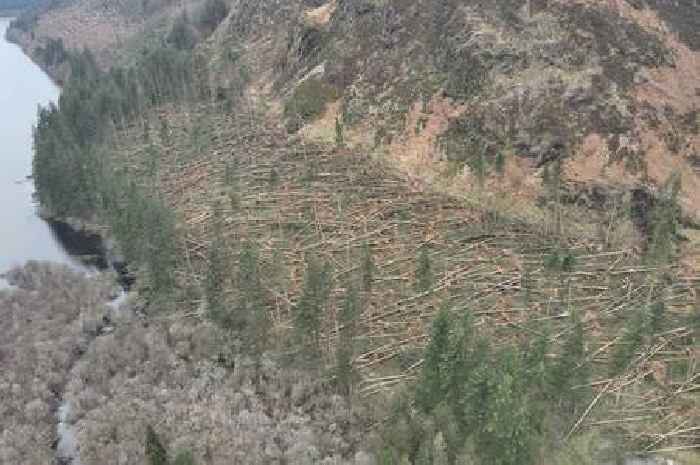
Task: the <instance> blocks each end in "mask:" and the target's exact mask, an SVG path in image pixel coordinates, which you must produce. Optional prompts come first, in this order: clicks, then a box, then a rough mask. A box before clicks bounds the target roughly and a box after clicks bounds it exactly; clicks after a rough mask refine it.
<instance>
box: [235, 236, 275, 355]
mask: <svg viewBox="0 0 700 465" xmlns="http://www.w3.org/2000/svg"><path fill="white" fill-rule="evenodd" d="M238 286H239V302H238V308H237V312H238V314H239V318H240V320H241V321H242V324H241V326H243V327H245V336H246V337H245V339H246V348H247V350H248V351H249V352H250V353H252V354H253V355H255V356H260V355H262V353H263V352H264V351H265V349H266V348H267V345H268V340H269V329H270V321H269V317H268V314H267V309H266V306H265V298H264V294H263V287H262V280H261V277H260V265H259V258H258V251H257V249H256V248H255V246H254V245H253V244H252V243H250V242H246V243H245V244H243V248H242V250H241V253H240V256H239V260H238Z"/></svg>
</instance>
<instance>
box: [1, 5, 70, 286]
mask: <svg viewBox="0 0 700 465" xmlns="http://www.w3.org/2000/svg"><path fill="white" fill-rule="evenodd" d="M9 23H10V20H9V19H6V18H0V273H3V272H5V271H7V269H8V268H10V267H12V266H14V265H20V264H23V263H24V262H26V261H27V260H50V261H54V262H60V263H69V264H73V265H76V266H79V262H77V261H75V260H74V259H73V258H71V256H70V255H69V254H68V253H67V252H66V248H65V246H64V245H62V244H61V240H60V239H59V236H58V234H61V231H60V230H58V231H57V226H60V225H53V226H50V225H49V224H48V223H46V222H45V221H43V220H42V219H40V218H39V217H38V216H37V214H36V205H35V203H34V201H33V199H32V193H33V191H34V186H33V184H32V181H31V179H29V178H28V176H29V175H31V171H32V126H33V125H34V124H35V122H36V116H37V108H38V105H40V104H41V105H45V104H47V103H48V102H50V101H56V100H57V99H58V95H59V88H58V87H57V86H56V85H55V84H54V83H53V82H52V81H51V79H49V77H48V76H47V75H46V74H44V72H43V71H42V70H41V69H40V68H39V67H38V66H36V65H35V64H34V63H33V62H32V61H31V60H30V59H29V58H28V57H27V56H26V55H24V53H22V51H21V50H20V48H19V47H18V46H16V45H14V44H11V43H9V42H7V41H6V40H5V30H6V29H7V26H8V25H9ZM67 245H70V244H67Z"/></svg>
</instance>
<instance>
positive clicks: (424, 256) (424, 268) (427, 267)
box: [416, 246, 433, 292]
mask: <svg viewBox="0 0 700 465" xmlns="http://www.w3.org/2000/svg"><path fill="white" fill-rule="evenodd" d="M432 287H433V270H432V265H431V263H430V254H429V252H428V247H425V246H424V247H422V248H421V249H420V252H418V263H417V265H416V290H417V291H419V292H427V291H429V290H430V288H432Z"/></svg>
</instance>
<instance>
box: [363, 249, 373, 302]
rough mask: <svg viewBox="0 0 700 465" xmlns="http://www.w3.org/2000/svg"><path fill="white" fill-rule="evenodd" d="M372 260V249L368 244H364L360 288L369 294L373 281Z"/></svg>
mask: <svg viewBox="0 0 700 465" xmlns="http://www.w3.org/2000/svg"><path fill="white" fill-rule="evenodd" d="M374 271H375V265H374V258H373V257H372V248H371V247H370V245H369V243H368V242H365V243H364V244H363V246H362V266H361V277H362V287H363V290H364V291H365V292H370V291H371V290H372V282H373V280H374Z"/></svg>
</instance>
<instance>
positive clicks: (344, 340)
mask: <svg viewBox="0 0 700 465" xmlns="http://www.w3.org/2000/svg"><path fill="white" fill-rule="evenodd" d="M359 307H360V304H359V297H358V295H357V291H356V290H355V286H353V284H352V283H350V284H348V286H347V291H346V295H345V302H344V303H343V308H342V310H341V312H340V324H341V325H342V326H343V329H342V331H341V332H340V335H339V337H338V347H337V348H336V380H337V384H338V387H339V389H340V390H341V392H342V393H343V394H345V395H349V394H350V393H351V392H352V384H353V378H354V371H353V356H354V352H355V347H354V341H355V335H356V330H357V318H358V316H359V314H360V308H359Z"/></svg>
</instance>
